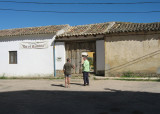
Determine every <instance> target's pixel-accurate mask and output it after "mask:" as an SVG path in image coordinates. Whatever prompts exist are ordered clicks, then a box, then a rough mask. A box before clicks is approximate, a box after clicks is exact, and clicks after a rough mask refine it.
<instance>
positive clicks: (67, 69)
mask: <svg viewBox="0 0 160 114" xmlns="http://www.w3.org/2000/svg"><path fill="white" fill-rule="evenodd" d="M72 68H73V69H74V65H72V64H71V60H70V59H69V58H68V59H67V63H65V64H64V66H63V72H64V75H65V87H66V88H67V87H70V77H71V69H72Z"/></svg>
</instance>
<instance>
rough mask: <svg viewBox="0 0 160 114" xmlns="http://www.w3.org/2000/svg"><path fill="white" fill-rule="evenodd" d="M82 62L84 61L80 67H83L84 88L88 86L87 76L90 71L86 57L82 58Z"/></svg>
mask: <svg viewBox="0 0 160 114" xmlns="http://www.w3.org/2000/svg"><path fill="white" fill-rule="evenodd" d="M83 60H84V62H83V64H82V67H83V80H84V86H86V85H89V78H88V75H89V71H90V65H89V61H88V60H87V56H84V57H83Z"/></svg>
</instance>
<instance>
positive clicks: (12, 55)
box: [9, 51, 17, 64]
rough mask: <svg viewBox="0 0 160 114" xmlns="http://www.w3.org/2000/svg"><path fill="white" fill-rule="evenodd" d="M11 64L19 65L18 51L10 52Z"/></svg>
mask: <svg viewBox="0 0 160 114" xmlns="http://www.w3.org/2000/svg"><path fill="white" fill-rule="evenodd" d="M9 64H17V51H9Z"/></svg>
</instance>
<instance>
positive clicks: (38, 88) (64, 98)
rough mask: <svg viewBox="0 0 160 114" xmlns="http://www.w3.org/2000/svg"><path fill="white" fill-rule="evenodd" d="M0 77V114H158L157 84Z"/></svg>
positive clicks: (159, 90) (159, 113)
mask: <svg viewBox="0 0 160 114" xmlns="http://www.w3.org/2000/svg"><path fill="white" fill-rule="evenodd" d="M82 84H83V82H82V80H72V83H71V88H64V81H63V80H0V114H160V108H159V107H160V83H159V82H136V81H118V80H91V83H90V86H85V87H84V86H83V85H82Z"/></svg>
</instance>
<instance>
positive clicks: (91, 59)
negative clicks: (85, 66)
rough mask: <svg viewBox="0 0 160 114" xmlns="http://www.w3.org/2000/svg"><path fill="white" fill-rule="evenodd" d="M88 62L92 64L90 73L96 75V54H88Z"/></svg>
mask: <svg viewBox="0 0 160 114" xmlns="http://www.w3.org/2000/svg"><path fill="white" fill-rule="evenodd" d="M87 54H88V61H89V63H90V72H91V73H95V63H96V62H95V52H87Z"/></svg>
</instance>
